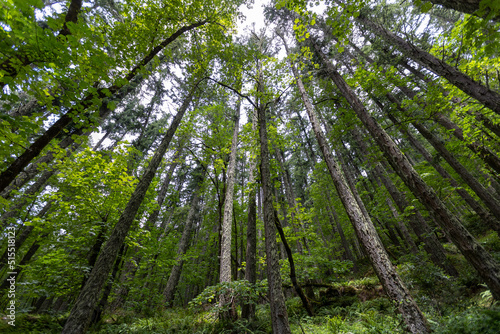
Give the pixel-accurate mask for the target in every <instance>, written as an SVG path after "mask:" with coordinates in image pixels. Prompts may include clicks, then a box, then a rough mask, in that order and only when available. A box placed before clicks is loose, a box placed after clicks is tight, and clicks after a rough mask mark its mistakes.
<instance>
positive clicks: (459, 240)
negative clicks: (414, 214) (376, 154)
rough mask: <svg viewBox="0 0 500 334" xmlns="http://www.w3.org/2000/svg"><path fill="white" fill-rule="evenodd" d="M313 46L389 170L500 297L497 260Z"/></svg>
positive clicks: (495, 296) (494, 293) (317, 48)
mask: <svg viewBox="0 0 500 334" xmlns="http://www.w3.org/2000/svg"><path fill="white" fill-rule="evenodd" d="M314 47H315V49H316V51H317V52H318V54H319V56H320V59H321V61H322V63H323V65H324V66H325V68H326V71H327V75H328V76H329V77H330V79H331V80H332V81H333V82H334V83H335V85H336V86H337V87H338V88H339V90H340V91H341V93H342V95H343V96H344V97H345V98H346V99H347V101H348V102H349V104H350V105H351V107H352V108H353V110H354V112H355V113H356V115H357V116H358V118H359V119H360V120H361V122H362V123H363V124H364V125H365V127H366V128H367V129H368V131H369V132H370V134H371V135H372V137H373V138H374V139H375V141H376V142H377V144H378V145H379V147H380V148H381V150H382V152H383V153H384V155H385V157H386V158H387V160H388V161H389V163H390V164H391V166H392V167H393V169H394V170H395V171H396V173H398V175H399V176H400V177H401V179H402V180H403V182H404V183H405V184H406V185H407V186H408V188H410V190H411V191H412V192H413V193H414V194H415V196H416V197H417V198H418V199H419V200H420V201H421V202H422V204H424V205H425V206H426V208H427V209H428V210H429V212H430V213H431V214H433V215H434V217H435V218H436V221H437V222H438V224H439V225H440V226H441V228H442V229H443V231H444V232H445V233H447V234H448V236H449V237H450V239H451V240H452V241H453V242H454V243H455V245H457V247H458V248H459V249H460V251H461V252H462V254H463V255H464V256H465V258H466V259H467V260H468V261H469V262H470V263H471V264H472V265H473V267H474V268H475V269H476V270H477V271H478V273H479V275H480V276H481V277H482V278H483V279H484V280H485V282H486V284H487V285H488V287H489V288H490V290H491V292H492V295H493V297H494V298H495V299H498V298H500V266H499V265H498V263H497V262H496V261H495V259H494V258H493V257H492V256H491V255H490V254H489V253H488V252H487V251H486V250H485V249H484V248H483V247H482V246H481V245H480V244H479V243H478V242H477V241H476V240H475V239H474V237H473V236H472V235H471V234H470V233H469V232H468V231H467V230H466V229H465V228H464V227H463V225H462V224H461V223H460V221H458V219H457V218H456V217H454V216H453V215H452V214H451V212H450V211H449V210H448V209H447V208H446V206H445V205H444V204H443V202H441V200H440V199H439V197H438V196H437V195H436V193H435V192H434V190H432V188H430V187H429V186H428V185H427V184H426V183H425V181H424V180H423V179H422V178H421V177H420V175H419V174H418V173H417V172H416V171H415V169H414V168H413V166H412V165H411V164H410V163H409V161H408V160H407V159H406V157H405V156H404V154H403V153H402V152H401V150H399V148H398V147H397V146H396V144H395V143H394V142H393V141H392V139H391V138H390V137H389V136H388V135H387V133H386V132H385V131H384V129H382V127H381V126H380V124H378V123H377V122H376V121H375V119H374V118H373V117H371V116H370V115H369V113H368V111H367V110H366V109H365V107H364V106H363V104H362V102H361V101H360V100H359V99H358V98H357V96H356V95H355V94H354V92H353V91H352V89H351V88H350V87H349V86H348V85H347V83H346V82H345V81H344V79H343V78H342V76H341V75H340V74H339V73H338V72H337V70H336V69H335V68H334V66H333V65H332V63H331V62H330V61H329V60H328V59H327V58H326V57H325V55H324V54H323V52H322V51H321V49H320V48H319V47H318V46H317V44H315V43H314Z"/></svg>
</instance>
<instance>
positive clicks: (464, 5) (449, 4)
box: [430, 0, 500, 22]
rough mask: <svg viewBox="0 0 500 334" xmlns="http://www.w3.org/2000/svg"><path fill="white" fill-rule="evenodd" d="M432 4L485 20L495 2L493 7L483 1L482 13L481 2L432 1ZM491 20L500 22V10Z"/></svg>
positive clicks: (466, 0)
mask: <svg viewBox="0 0 500 334" xmlns="http://www.w3.org/2000/svg"><path fill="white" fill-rule="evenodd" d="M430 2H432V3H433V4H436V5H441V6H443V7H446V8H449V9H454V10H456V11H459V12H462V13H466V14H473V15H476V16H479V17H483V18H485V17H486V16H488V14H489V13H490V11H491V10H492V8H493V2H491V5H489V4H487V2H486V1H483V2H484V7H483V8H482V10H481V11H479V9H481V6H480V5H479V4H480V3H481V0H430ZM491 20H494V21H497V22H499V21H500V15H499V14H498V8H497V12H496V14H493V17H491Z"/></svg>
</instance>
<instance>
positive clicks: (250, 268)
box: [241, 111, 257, 320]
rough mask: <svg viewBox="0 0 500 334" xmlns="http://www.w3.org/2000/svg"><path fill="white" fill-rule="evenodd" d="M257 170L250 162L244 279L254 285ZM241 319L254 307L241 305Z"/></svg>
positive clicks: (251, 315)
mask: <svg viewBox="0 0 500 334" xmlns="http://www.w3.org/2000/svg"><path fill="white" fill-rule="evenodd" d="M256 130H257V112H256V111H254V113H253V119H252V132H255V131H256ZM256 169H257V159H254V160H252V161H251V162H250V170H249V174H250V179H249V181H248V183H249V185H250V187H251V188H250V192H249V194H248V216H247V247H246V267H245V279H246V280H247V281H248V282H249V283H251V284H255V282H256V281H257V201H256V199H255V197H256V196H257V190H256V188H257V185H255V173H256ZM241 317H242V318H244V319H248V320H251V319H254V318H255V305H254V304H252V303H250V304H243V305H242V306H241Z"/></svg>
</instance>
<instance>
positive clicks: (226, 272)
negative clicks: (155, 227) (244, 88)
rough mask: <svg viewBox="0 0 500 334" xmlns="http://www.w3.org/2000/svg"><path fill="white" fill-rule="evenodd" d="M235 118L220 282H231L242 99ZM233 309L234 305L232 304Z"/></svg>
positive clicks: (223, 299) (222, 300) (230, 315)
mask: <svg viewBox="0 0 500 334" xmlns="http://www.w3.org/2000/svg"><path fill="white" fill-rule="evenodd" d="M236 109H237V110H236V113H235V118H234V130H233V139H232V142H231V153H230V156H229V165H228V167H227V181H226V196H225V198H224V217H223V220H222V238H221V258H220V268H219V270H220V275H219V280H220V282H221V283H222V282H231V237H232V230H231V226H232V220H233V201H234V179H235V172H236V152H237V150H238V130H239V126H240V122H239V121H240V101H238V105H237V106H236ZM228 297H229V296H224V295H221V296H220V304H221V306H222V305H224V304H225V303H227V301H228V299H229V298H228ZM231 310H234V307H232V306H231ZM222 316H223V318H226V319H228V318H232V319H236V318H237V317H238V314H237V313H236V314H235V313H232V312H224V313H223V314H222Z"/></svg>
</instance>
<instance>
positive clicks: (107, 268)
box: [62, 84, 197, 334]
mask: <svg viewBox="0 0 500 334" xmlns="http://www.w3.org/2000/svg"><path fill="white" fill-rule="evenodd" d="M196 87H197V84H196V85H195V86H194V87H193V88H192V89H191V91H190V92H189V94H188V95H187V97H186V98H185V99H184V102H183V104H182V106H181V107H180V109H179V111H178V113H177V115H175V117H174V119H173V120H172V124H171V125H170V127H169V128H168V130H167V132H166V134H165V136H164V137H163V140H162V141H161V143H160V145H159V146H158V148H157V150H156V152H155V154H154V156H153V158H152V159H151V162H150V163H149V165H148V167H147V168H146V171H145V172H144V174H143V176H142V178H141V180H140V181H139V183H138V184H137V186H136V188H135V190H134V193H133V194H132V196H131V197H130V200H129V202H128V203H127V206H126V207H125V209H124V211H123V213H122V215H121V216H120V218H119V219H118V222H117V223H116V225H115V228H114V229H113V231H112V232H111V235H110V237H109V239H108V241H107V242H106V244H105V245H104V246H103V249H102V250H101V253H100V254H99V258H98V259H97V262H96V265H95V266H94V268H93V269H92V272H91V273H90V276H89V279H88V281H87V284H85V286H84V287H83V289H82V291H81V292H80V295H79V296H78V298H77V300H76V303H75V305H74V306H73V308H72V310H71V313H70V315H69V318H68V320H67V321H66V324H65V325H64V328H63V331H62V333H63V334H80V333H84V332H85V331H86V329H87V326H88V325H89V323H90V321H91V317H92V313H93V312H94V309H95V307H96V304H97V300H98V298H99V296H100V294H101V291H102V289H103V287H104V284H105V282H106V279H107V278H108V275H109V273H110V272H111V270H112V267H113V263H114V262H115V260H116V257H117V255H118V252H119V250H120V248H121V246H122V244H123V242H124V240H125V237H126V236H127V234H128V232H129V230H130V227H131V225H132V222H133V221H134V218H135V215H136V214H137V211H138V210H139V206H140V205H141V203H142V201H143V199H144V197H145V195H146V192H147V190H148V188H149V185H150V184H151V181H152V180H153V178H154V176H155V174H156V170H157V169H158V166H159V165H160V162H161V160H162V158H163V156H164V155H165V152H166V150H167V148H168V146H169V144H170V141H171V140H172V137H173V136H174V134H175V131H176V130H177V127H178V126H179V124H180V122H181V120H182V117H183V116H184V113H185V112H186V110H187V109H188V107H189V104H190V102H191V100H192V98H193V95H194V92H195V89H196Z"/></svg>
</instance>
